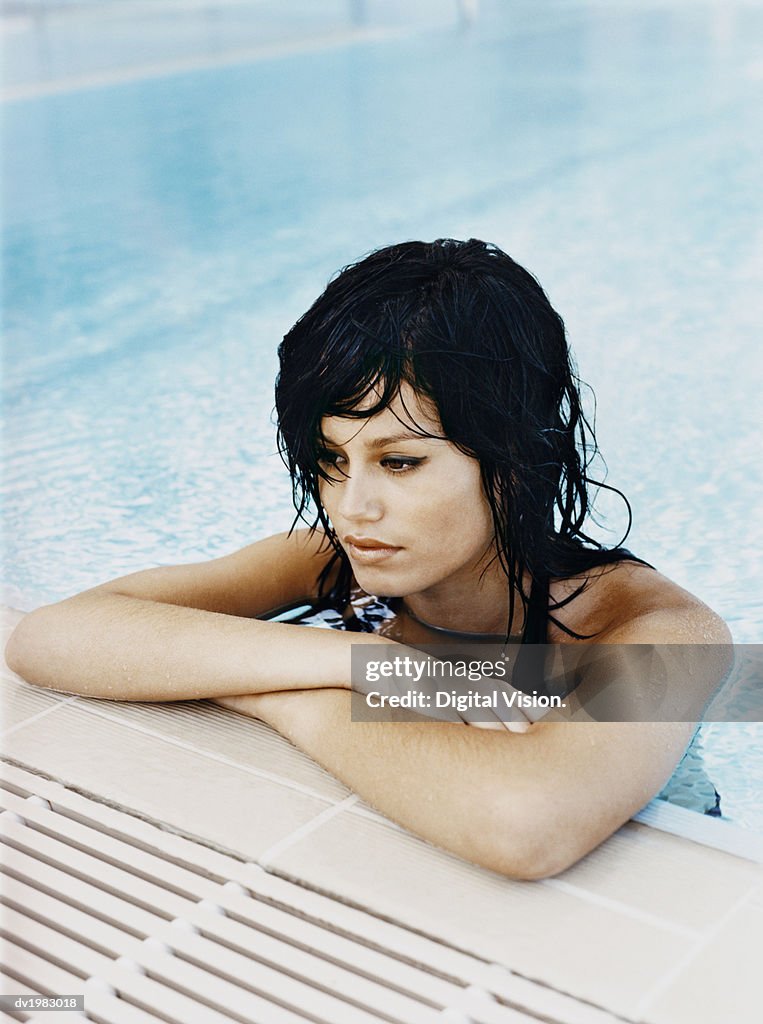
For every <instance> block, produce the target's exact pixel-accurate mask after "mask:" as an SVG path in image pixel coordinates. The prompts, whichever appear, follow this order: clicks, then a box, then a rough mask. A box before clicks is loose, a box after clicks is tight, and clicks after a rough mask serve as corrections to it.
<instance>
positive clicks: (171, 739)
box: [23, 697, 347, 806]
mask: <svg viewBox="0 0 763 1024" xmlns="http://www.w3.org/2000/svg"><path fill="white" fill-rule="evenodd" d="M78 699H79V698H78V697H72V698H70V700H78ZM61 703H64V702H63V701H62V702H61ZM80 706H81V707H82V709H83V711H85V712H86V713H87V714H90V715H95V717H97V718H105V719H106V720H107V721H109V722H114V723H115V724H117V725H120V726H122V727H123V728H125V729H132V730H133V731H134V732H139V733H143V735H145V736H151V737H152V738H154V739H159V740H162V741H163V742H165V743H170V744H171V745H172V746H174V747H179V748H180V749H181V750H187V751H189V752H190V753H192V754H198V755H199V756H200V757H206V758H208V760H210V761H216V762H217V763H218V764H224V765H227V766H228V767H230V768H238V769H239V770H240V771H242V772H245V773H246V774H248V775H254V776H255V777H256V778H260V779H264V780H265V781H266V782H275V783H277V784H278V785H281V786H285V787H287V788H288V789H293V790H295V791H296V792H298V793H301V794H302V795H303V796H309V797H313V798H314V799H316V800H322V801H323V802H324V803H328V804H331V805H332V806H333V805H335V804H336V803H337V802H339V803H342V802H344V800H346V799H347V798H346V797H342V798H341V800H339V801H337V800H336V798H334V797H330V796H324V795H323V794H322V793H319V792H318V791H317V790H315V789H312V788H311V787H310V786H303V785H302V783H300V782H296V781H294V780H293V779H289V778H286V776H284V775H276V774H275V772H269V771H266V770H265V769H264V768H253V767H252V766H251V765H247V764H241V763H240V762H239V761H234V760H233V759H232V758H230V757H224V756H223V755H222V754H216V753H215V752H214V751H212V750H203V749H202V748H201V747H195V746H194V745H193V744H192V743H184V742H183V740H179V739H177V738H176V737H175V736H167V735H165V734H164V733H162V732H159V731H158V730H156V729H150V728H148V727H147V726H145V725H139V724H138V723H136V722H126V721H125V720H124V719H122V718H119V717H118V716H117V715H112V714H109V713H108V712H107V711H101V709H100V708H93V707H90V706H89V705H87V704H82V705H80ZM23 724H25V723H23Z"/></svg>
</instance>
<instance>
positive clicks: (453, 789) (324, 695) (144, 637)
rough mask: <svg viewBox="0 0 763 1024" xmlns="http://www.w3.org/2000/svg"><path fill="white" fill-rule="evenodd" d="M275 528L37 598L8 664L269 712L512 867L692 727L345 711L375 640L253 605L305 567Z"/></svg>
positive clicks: (37, 675) (529, 868)
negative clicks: (225, 549) (374, 715)
mask: <svg viewBox="0 0 763 1024" xmlns="http://www.w3.org/2000/svg"><path fill="white" fill-rule="evenodd" d="M276 540H278V539H271V540H270V541H265V542H261V544H260V545H254V546H253V548H257V549H258V550H256V551H253V550H251V549H245V551H246V550H248V551H249V553H248V554H244V553H237V555H236V556H228V558H227V559H220V560H217V561H216V562H212V563H206V564H205V566H204V567H188V566H186V567H175V568H173V569H163V570H151V571H149V572H148V573H140V574H137V575H136V576H135V577H127V578H126V579H125V580H123V581H115V583H114V584H107V585H105V586H104V587H101V588H96V590H94V591H90V592H88V593H86V594H83V595H79V596H78V597H75V598H72V599H70V600H69V601H65V602H62V603H61V604H59V605H54V606H49V607H48V608H43V609H40V610H38V611H37V612H34V613H32V615H30V616H28V617H27V618H26V619H24V620H22V623H21V624H20V626H19V627H18V628H17V630H16V632H15V633H14V635H13V637H12V638H11V641H10V643H9V645H8V650H7V658H8V663H9V665H10V666H11V668H13V669H14V670H15V671H17V672H18V673H19V674H20V675H22V676H24V677H25V678H27V679H28V680H29V681H31V682H33V683H36V684H38V685H42V686H49V687H54V688H56V689H63V690H66V691H68V692H74V693H80V694H84V695H87V696H94V697H103V698H112V699H120V700H143V701H146V700H149V701H151V700H153V701H156V700H180V699H189V698H212V699H215V700H217V701H218V703H220V704H222V705H223V706H224V707H227V708H231V709H233V710H236V711H238V712H240V713H243V714H247V715H251V716H252V717H256V718H259V719H261V720H263V721H265V722H267V723H268V724H269V725H271V726H272V727H273V728H274V729H276V730H277V731H278V732H280V733H281V734H282V735H284V736H285V737H286V738H287V739H288V740H290V741H291V742H292V743H293V744H294V745H295V746H297V747H298V748H300V749H301V750H303V751H304V752H305V753H307V754H308V755H309V756H310V757H312V758H313V759H314V760H316V761H317V762H318V763H320V764H321V765H323V766H324V767H325V768H326V769H327V770H328V771H329V772H331V773H332V774H334V775H335V776H336V777H337V778H339V779H340V780H342V781H343V782H345V783H346V784H347V785H348V786H349V787H350V788H351V789H353V790H354V791H355V792H357V793H358V794H359V795H360V796H361V797H362V798H364V799H365V800H366V801H367V802H368V803H370V804H371V805H372V806H374V807H376V808H377V809H378V810H379V811H381V812H382V813H384V814H385V815H387V816H388V817H390V818H392V819H393V820H395V821H397V822H399V823H400V824H402V825H404V826H405V827H407V828H409V829H410V830H411V831H413V832H415V833H416V834H418V835H420V836H422V837H423V838H424V839H427V840H429V841H430V842H433V843H435V844H437V845H439V846H442V847H444V848H445V849H447V850H450V851H452V852H454V853H456V854H458V855H460V856H462V857H464V858H466V859H468V860H471V861H474V862H475V863H477V864H480V865H482V866H484V867H488V868H491V869H493V870H496V871H499V872H501V873H503V874H505V875H507V876H509V877H513V878H526V879H534V878H542V877H546V876H548V875H553V874H556V873H558V872H559V871H562V870H564V869H565V868H566V867H568V866H569V865H571V864H572V863H574V862H575V861H576V860H578V859H579V858H580V857H582V856H584V855H585V854H586V853H587V852H589V851H590V850H591V849H593V848H594V847H595V846H597V845H598V844H599V843H600V842H602V841H603V840H604V839H605V838H606V837H607V836H609V835H610V834H611V833H612V832H613V831H614V830H615V829H617V828H618V827H619V826H620V825H621V824H622V823H623V822H625V821H626V820H627V819H628V818H629V817H630V816H631V815H632V814H633V813H635V812H636V811H637V810H638V809H639V808H640V807H642V806H643V805H644V804H645V803H646V802H647V801H648V800H649V799H650V797H651V796H653V795H654V794H655V793H656V792H657V791H658V790H659V789H660V787H661V786H662V785H663V784H664V782H665V781H666V780H667V778H668V777H669V776H670V773H671V772H672V770H673V768H674V767H675V764H676V763H677V761H678V759H679V758H680V756H681V753H682V752H683V750H684V749H685V746H686V744H687V742H688V741H689V739H690V736H691V732H692V726H691V724H688V723H650V724H643V723H590V722H588V723H586V722H573V723H570V722H539V723H536V724H535V725H534V726H533V727H532V728H531V729H530V730H529V731H528V732H526V733H508V732H505V731H495V732H494V731H490V730H484V729H473V728H468V727H467V726H465V725H461V724H456V723H443V722H431V721H428V722H353V721H351V718H350V708H349V703H350V692H349V685H350V680H349V645H350V643H357V642H365V643H385V644H388V643H389V641H387V640H382V639H381V638H377V637H374V636H359V635H357V634H353V635H348V634H342V633H336V632H333V631H328V630H327V631H320V630H309V629H305V628H304V627H300V626H289V625H285V624H283V623H269V622H262V621H256V620H254V619H253V618H251V617H250V616H253V615H256V614H258V613H259V611H261V610H262V607H260V606H263V607H264V608H268V607H270V608H273V607H278V606H279V605H282V604H285V603H287V602H288V601H289V600H292V599H293V598H294V597H295V595H297V594H301V595H308V594H309V590H308V589H307V587H308V584H307V583H306V580H307V579H308V577H309V578H310V579H314V578H315V571H314V570H315V566H314V564H310V565H309V566H308V568H309V570H310V571H309V573H307V574H305V575H304V578H303V569H304V566H305V562H306V560H305V557H302V556H304V554H305V552H304V551H303V552H302V556H301V557H300V558H297V559H293V560H292V561H291V562H290V561H289V559H288V558H284V541H283V539H281V540H280V541H278V543H274V541H276ZM303 540H304V539H303ZM290 543H294V542H290ZM305 543H306V542H305ZM268 545H270V547H268ZM300 567H302V568H300ZM255 570H256V572H259V573H261V574H262V576H261V579H262V581H263V582H262V584H261V585H260V587H259V589H258V588H257V587H252V579H253V578H256V577H253V571H255ZM232 581H233V582H232ZM268 588H270V589H268ZM253 591H256V597H255V598H253V597H252V596H251V595H252V592H253ZM252 602H254V603H252ZM258 607H259V611H258ZM652 628H653V627H652ZM618 639H619V640H620V642H638V641H637V640H635V641H633V638H632V637H631V636H629V635H626V636H625V637H620V638H618Z"/></svg>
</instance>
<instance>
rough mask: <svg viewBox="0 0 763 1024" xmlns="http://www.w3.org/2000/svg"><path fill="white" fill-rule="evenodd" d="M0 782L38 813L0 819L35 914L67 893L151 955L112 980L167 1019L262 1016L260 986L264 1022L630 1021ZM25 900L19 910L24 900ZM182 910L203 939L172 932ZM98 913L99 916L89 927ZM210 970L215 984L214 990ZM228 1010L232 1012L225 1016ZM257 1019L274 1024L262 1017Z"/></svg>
mask: <svg viewBox="0 0 763 1024" xmlns="http://www.w3.org/2000/svg"><path fill="white" fill-rule="evenodd" d="M0 779H2V780H3V782H2V783H0V785H2V789H0V805H2V806H5V807H8V808H9V809H10V810H11V811H13V812H14V813H15V814H18V815H19V816H20V817H21V818H23V819H24V820H25V822H28V824H21V823H19V822H18V821H16V820H14V819H13V818H12V817H11V816H8V815H5V816H2V817H1V818H0V831H2V832H4V833H5V834H6V835H7V837H8V841H9V842H10V843H11V844H12V845H10V846H5V847H4V851H5V861H6V864H7V869H8V871H9V872H10V873H11V875H12V876H14V877H15V878H16V880H17V882H18V885H17V888H16V892H17V894H18V896H19V897H20V896H22V895H23V896H24V897H25V900H26V902H27V905H28V906H29V908H30V913H35V914H37V916H42V914H43V911H44V912H45V913H47V914H52V913H53V906H54V903H56V902H57V908H58V909H57V910H56V912H57V913H59V919H60V920H63V919H64V915H65V914H69V915H70V920H75V919H76V922H77V927H79V928H80V930H81V931H84V929H85V928H86V927H87V928H88V929H89V931H88V933H87V934H88V937H89V939H90V940H91V941H96V936H100V940H99V941H101V943H102V948H108V949H109V950H110V951H111V953H112V954H113V955H116V954H117V953H118V952H119V953H121V955H123V956H129V957H130V958H131V959H132V960H135V961H137V962H138V963H140V964H142V965H143V966H144V967H145V968H146V970H147V971H148V973H149V975H150V976H149V977H144V976H141V975H140V974H137V973H131V974H129V975H128V972H126V971H125V970H124V969H123V968H122V967H120V966H118V965H116V964H115V962H114V960H113V959H112V958H106V959H107V961H108V964H109V965H110V966H109V967H108V969H107V968H106V967H104V968H102V970H101V971H99V972H98V976H99V977H101V978H104V980H106V981H108V982H109V983H110V984H112V985H113V986H114V987H115V988H116V989H117V991H119V992H122V993H124V994H125V998H126V999H127V998H129V999H130V1000H132V1001H135V1002H139V1003H140V1005H141V1006H143V1007H145V1008H151V1009H155V1010H156V1012H157V1013H159V1014H161V1015H162V1017H163V1019H166V1020H172V1021H175V1020H178V1022H180V1021H182V1022H183V1024H186V1022H193V1024H196V1021H201V1020H204V1021H205V1024H206V1021H207V1020H209V1021H210V1024H214V1022H215V1021H218V1020H223V1019H224V1020H228V1021H230V1020H236V1019H239V1020H240V1019H242V1017H241V1013H242V1010H241V1007H242V1006H243V1005H244V1003H245V1001H246V1000H247V999H249V1000H250V1002H249V1003H248V1004H247V1005H248V1007H249V1008H250V1011H251V1008H252V1005H253V1004H252V1003H251V999H252V998H253V997H254V998H260V996H261V995H262V996H264V997H265V998H264V999H263V1006H264V1007H266V1011H263V1015H262V1024H295V1022H296V1021H300V1022H304V1021H309V1020H313V1021H320V1022H324V1021H325V1022H328V1024H362V1022H366V1024H370V1022H371V1021H374V1022H378V1021H382V1020H386V1021H391V1022H401V1024H427V1022H430V1021H431V1022H434V1021H440V1020H444V1019H445V1018H443V1017H442V1016H441V1015H440V1008H442V1007H451V1008H453V1009H456V1008H458V1009H460V1010H461V1011H462V1012H464V1013H466V1014H467V1015H468V1017H469V1019H470V1020H471V1021H473V1022H474V1024H530V1022H533V1024H537V1022H538V1021H553V1022H558V1024H613V1022H615V1020H616V1018H614V1017H613V1016H612V1015H610V1014H608V1013H606V1012H604V1011H601V1010H598V1009H597V1008H596V1007H589V1006H587V1005H586V1004H582V1003H580V1002H579V1001H578V1000H575V999H573V998H571V997H568V996H564V995H563V994H561V993H556V992H553V991H550V990H548V989H546V988H545V987H541V986H538V985H536V984H535V983H533V982H531V981H528V980H527V979H524V978H521V977H518V976H516V975H514V974H512V973H511V972H510V971H508V970H507V969H505V968H502V967H498V966H496V965H491V964H488V963H485V962H484V961H481V960H479V959H478V958H477V957H474V956H472V955H471V954H469V953H465V952H462V951H459V950H457V949H454V948H452V947H450V946H446V945H443V944H442V943H439V942H437V940H436V939H433V938H429V937H427V936H425V935H420V934H417V933H415V932H412V931H410V930H409V929H407V928H406V927H404V926H402V925H397V924H395V923H394V922H389V921H385V920H381V919H379V918H378V917H375V916H374V915H372V914H369V913H367V912H365V911H363V910H361V909H359V908H357V907H353V906H348V905H346V904H343V903H340V902H338V901H337V900H335V899H331V898H330V897H328V896H325V895H322V894H320V893H317V892H314V891H311V890H309V889H306V888H303V887H302V886H298V885H295V884H294V883H292V882H290V881H288V880H286V879H284V878H279V877H278V876H276V875H273V874H271V873H269V872H267V871H265V870H264V869H263V868H261V867H259V866H258V865H256V864H251V863H244V862H242V861H241V860H240V859H237V858H236V857H234V856H231V855H228V854H225V853H222V852H220V851H218V850H214V849H211V848H210V847H208V846H205V845H203V844H201V843H199V842H197V841H194V840H193V839H189V838H186V837H184V836H180V835H177V834H175V833H171V832H168V831H166V830H165V829H162V828H159V827H157V826H156V825H154V824H152V823H150V822H147V821H144V820H141V819H140V818H137V817H135V816H134V815H131V814H129V813H126V812H125V811H122V810H119V809H116V808H113V807H108V806H106V805H104V804H102V803H100V802H97V801H96V800H93V799H90V798H88V797H85V796H83V795H81V794H78V793H75V792H73V791H71V790H68V789H66V788H65V787H64V786H62V785H61V784H60V783H57V782H55V781H53V780H50V779H45V778H42V777H40V776H36V775H33V774H31V773H29V772H26V771H24V770H23V769H20V768H17V767H15V766H12V765H8V764H0ZM30 794H35V795H36V796H38V797H43V798H44V799H45V800H47V801H49V803H50V805H51V807H46V806H45V805H44V804H41V802H40V801H39V800H34V801H28V800H27V799H26V798H27V797H28V796H29V795H30ZM51 808H52V809H51ZM59 837H62V838H59ZM64 840H65V841H64ZM226 882H236V883H238V886H239V887H243V889H241V888H238V889H237V888H236V887H235V886H226V885H225V884H224V883H226ZM24 886H26V887H27V889H30V891H29V892H27V891H26V890H25V889H24V888H23V887H24ZM107 890H108V891H107ZM200 900H206V901H210V902H211V903H213V904H216V905H218V906H219V907H222V908H223V910H224V911H225V912H226V914H227V915H228V916H222V915H218V914H215V913H212V912H210V910H209V909H208V907H207V906H205V905H204V904H200ZM49 901H53V902H49ZM17 902H18V905H19V906H20V905H21V900H20V898H19V899H18V901H17ZM61 908H63V909H61ZM72 911H74V912H75V914H74V915H72V913H71V912H72ZM77 914H82V915H83V917H77ZM88 914H89V915H90V918H89V921H88V920H87V917H88ZM177 917H181V918H183V919H185V920H186V921H187V922H189V923H190V924H192V925H195V926H196V928H197V929H198V930H199V931H200V932H201V933H202V934H193V932H192V931H187V930H186V931H181V930H179V929H178V928H177V927H173V926H172V923H171V922H172V919H173V918H177ZM92 921H95V922H96V924H95V925H94V926H92V927H91V924H90V922H92ZM74 930H75V929H74V928H72V931H74ZM146 935H150V936H153V937H155V938H157V939H160V940H161V941H163V942H164V943H166V944H167V946H169V947H171V949H174V950H175V951H176V953H177V956H172V955H168V954H167V953H162V952H160V951H159V952H158V951H156V950H154V949H151V948H147V947H146V946H143V945H142V939H143V938H144V937H145V936H146ZM104 937H107V938H108V939H109V941H110V942H111V945H110V946H109V945H108V944H107V943H106V942H104V941H103V940H104ZM230 947H234V948H230ZM253 958H256V959H253ZM187 961H192V962H190V963H189V962H187ZM263 961H264V963H263ZM195 963H198V964H200V965H204V967H205V968H206V969H207V970H201V969H200V967H197V966H195V965H194V964H195ZM210 972H212V973H210ZM214 972H217V975H215V973H214ZM126 975H127V976H126ZM202 976H203V977H204V979H205V982H204V984H205V988H204V995H203V998H204V999H207V1000H208V1001H209V1002H210V1003H212V1004H213V1005H214V1006H215V1007H216V1008H217V1010H218V1011H219V1012H217V1014H216V1015H215V1012H214V1011H212V1010H211V1009H210V1014H212V1016H209V1017H208V1016H207V1014H206V1010H207V1007H206V1006H203V1007H202V1006H201V1003H200V1001H199V999H200V998H201V993H199V992H198V988H194V987H193V986H194V984H196V985H198V979H199V978H201V977H202ZM207 978H210V979H212V982H211V987H212V988H214V992H215V995H214V997H213V996H211V995H210V991H211V988H210V987H209V986H208V985H207V981H206V979H207ZM242 978H245V979H246V983H244V982H242V981H241V980H240V979H242ZM147 984H148V985H155V986H156V987H157V988H158V989H160V990H161V991H162V993H163V995H162V998H161V999H160V998H159V996H158V995H157V993H156V992H154V991H153V990H151V992H150V993H149V992H148V989H146V985H147ZM247 985H249V986H251V988H256V989H257V993H258V994H257V995H255V993H253V992H251V991H249V989H248V988H247V987H246V986H247ZM136 986H137V988H136ZM141 986H142V988H141ZM226 986H227V987H226ZM468 986H477V988H478V989H482V990H484V992H485V993H493V994H495V995H496V996H497V997H498V998H499V1000H500V1001H495V1002H493V1001H490V1000H489V996H487V997H486V996H483V997H480V994H479V992H476V993H475V992H473V991H469V990H468V988H467V987H468ZM139 989H140V991H139ZM147 993H148V997H147V998H146V999H144V998H143V996H145V995H147ZM195 995H196V996H198V997H199V998H196V999H194V996H195ZM112 998H113V997H112ZM271 998H272V1001H271ZM162 999H164V1000H165V1002H162ZM178 999H179V1000H185V1004H184V1005H183V1012H182V1013H181V1015H180V1016H179V1017H178V1016H172V1015H171V1014H170V1012H169V1010H170V1004H171V1005H172V1006H173V1007H175V1008H177V1006H178V1002H177V1001H178ZM242 1000H243V1001H244V1002H242ZM353 1000H354V1001H355V1002H354V1004H353V1002H352V1001H353ZM506 1003H508V1004H510V1005H505V1004H506ZM284 1004H286V1005H284ZM358 1004H359V1005H358ZM552 1004H553V1010H551V1009H550V1007H551V1006H552ZM126 1005H127V1004H126ZM286 1006H291V1007H292V1008H293V1010H294V1011H296V1012H292V1010H289V1009H287V1008H286ZM226 1007H227V1010H226V1009H225V1008H226ZM361 1007H362V1008H361ZM512 1007H516V1009H514V1008H512ZM520 1007H521V1009H520ZM190 1008H193V1009H190ZM194 1010H195V1012H194ZM200 1012H201V1013H202V1014H203V1016H199V1013H200ZM226 1012H227V1013H229V1014H231V1016H223V1014H225V1013H226ZM297 1013H298V1014H299V1016H297V1015H296V1014H297ZM104 1019H105V1018H104ZM244 1019H246V1020H247V1021H248V1022H249V1021H251V1022H254V1021H256V1022H257V1024H260V1017H259V1016H258V1017H249V1018H244Z"/></svg>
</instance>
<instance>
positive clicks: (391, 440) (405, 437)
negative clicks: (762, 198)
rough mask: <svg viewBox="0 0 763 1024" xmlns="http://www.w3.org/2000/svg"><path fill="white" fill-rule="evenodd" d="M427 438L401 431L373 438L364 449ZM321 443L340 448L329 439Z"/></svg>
mask: <svg viewBox="0 0 763 1024" xmlns="http://www.w3.org/2000/svg"><path fill="white" fill-rule="evenodd" d="M428 438H429V435H428V434H419V433H417V432H416V431H414V430H406V431H401V432H400V433H399V434H390V435H389V436H388V437H375V438H374V439H373V440H372V441H366V442H365V446H366V448H371V449H374V450H376V449H377V448H386V447H387V445H390V444H396V443H397V442H398V441H425V440H427V439H428ZM323 443H324V444H326V445H328V446H329V447H330V448H341V447H342V446H341V445H340V444H339V442H338V441H332V440H331V438H330V437H326V435H325V434H324V436H323Z"/></svg>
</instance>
